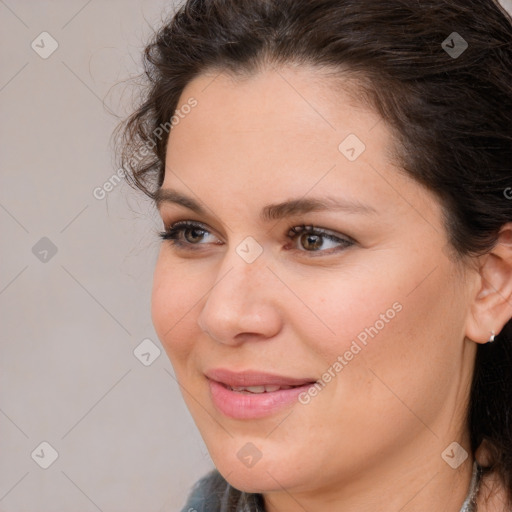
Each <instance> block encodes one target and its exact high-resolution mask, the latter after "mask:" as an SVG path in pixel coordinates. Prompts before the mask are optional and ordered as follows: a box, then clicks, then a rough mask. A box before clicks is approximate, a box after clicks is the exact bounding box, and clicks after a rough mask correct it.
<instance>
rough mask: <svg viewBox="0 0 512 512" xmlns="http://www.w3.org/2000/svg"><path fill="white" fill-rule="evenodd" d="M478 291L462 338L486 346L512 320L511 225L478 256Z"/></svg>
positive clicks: (506, 226) (503, 229) (502, 230)
mask: <svg viewBox="0 0 512 512" xmlns="http://www.w3.org/2000/svg"><path fill="white" fill-rule="evenodd" d="M480 258H481V260H480V267H479V270H478V272H479V274H480V282H481V286H480V289H479V290H477V292H476V294H475V296H474V298H473V302H472V304H471V313H470V315H469V317H468V321H467V325H466V333H465V334H466V337H468V338H469V339H471V340H473V341H475V342H477V343H487V341H488V340H489V338H491V334H492V332H493V331H494V334H495V335H498V334H499V332H500V331H501V330H502V329H503V326H504V325H505V324H506V323H507V322H508V321H509V320H510V319H511V318H512V222H510V223H507V224H505V225H504V226H503V227H502V229H501V230H500V233H499V236H498V242H497V244H496V246H495V247H494V248H493V249H492V250H491V251H490V252H489V253H487V254H485V255H483V256H481V257H480Z"/></svg>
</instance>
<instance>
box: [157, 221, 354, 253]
mask: <svg viewBox="0 0 512 512" xmlns="http://www.w3.org/2000/svg"><path fill="white" fill-rule="evenodd" d="M159 236H160V238H162V240H167V241H169V242H170V243H171V244H172V245H173V246H175V247H178V248H180V249H183V250H198V249H199V247H195V246H201V245H205V243H203V242H204V241H205V240H207V237H208V236H212V237H213V235H211V233H210V232H209V231H208V229H207V228H206V227H205V226H203V225H202V224H200V223H198V222H193V221H179V222H176V223H174V224H173V225H171V226H170V227H169V228H168V229H167V230H166V231H163V232H161V233H159ZM287 237H288V238H289V239H291V240H292V241H294V242H297V241H298V242H300V244H301V245H302V246H303V247H304V249H297V248H293V249H292V250H295V251H299V252H302V253H315V252H316V253H319V254H320V255H325V254H331V253H333V252H338V251H340V250H343V249H346V248H348V247H350V246H352V245H354V244H355V243H356V242H355V241H354V240H353V239H352V238H350V237H347V236H338V235H335V234H333V233H332V232H330V231H327V230H325V229H320V228H316V227H314V226H305V225H304V224H303V225H300V226H293V227H291V228H289V230H288V233H287ZM215 240H216V241H215ZM215 240H214V241H213V242H212V243H213V244H215V245H221V244H222V242H220V241H219V240H218V239H215ZM206 243H207V242H206ZM326 244H327V245H330V247H325V245H326Z"/></svg>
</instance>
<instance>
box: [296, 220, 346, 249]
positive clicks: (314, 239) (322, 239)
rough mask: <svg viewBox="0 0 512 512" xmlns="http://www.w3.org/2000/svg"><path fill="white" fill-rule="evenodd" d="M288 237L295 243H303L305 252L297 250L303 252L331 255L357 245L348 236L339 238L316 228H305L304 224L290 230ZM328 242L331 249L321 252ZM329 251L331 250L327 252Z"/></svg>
mask: <svg viewBox="0 0 512 512" xmlns="http://www.w3.org/2000/svg"><path fill="white" fill-rule="evenodd" d="M288 237H289V238H291V239H292V240H294V241H297V240H298V241H299V242H300V243H301V245H302V246H303V247H304V248H305V251H304V250H301V249H297V250H299V251H302V252H320V253H322V254H326V253H327V254H331V253H333V252H338V251H340V250H343V249H346V248H347V247H350V246H352V245H354V244H355V241H354V240H353V239H352V238H349V237H347V236H337V235H335V234H333V233H331V232H330V231H327V230H325V229H320V228H316V227H315V226H305V225H304V224H302V225H301V226H294V227H292V228H290V230H289V232H288ZM326 241H327V242H328V243H330V244H331V247H330V248H329V247H327V248H325V247H324V250H321V249H322V247H323V246H325V243H326ZM333 246H334V247H333ZM327 249H331V250H329V251H328V252H327ZM332 249H334V250H332Z"/></svg>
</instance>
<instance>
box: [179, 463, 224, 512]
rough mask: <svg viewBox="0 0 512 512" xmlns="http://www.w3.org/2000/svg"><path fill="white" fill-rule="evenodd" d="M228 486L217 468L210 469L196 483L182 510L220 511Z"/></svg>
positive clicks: (184, 511)
mask: <svg viewBox="0 0 512 512" xmlns="http://www.w3.org/2000/svg"><path fill="white" fill-rule="evenodd" d="M228 486H229V484H228V483H227V482H226V480H224V478H223V477H222V475H221V474H220V473H219V472H218V471H217V470H216V469H214V470H212V471H210V472H209V473H207V474H206V475H205V476H203V477H202V478H201V479H199V480H198V481H197V482H196V483H195V484H194V486H193V487H192V489H191V491H190V493H189V496H188V500H187V503H186V505H185V507H184V508H183V509H182V511H181V512H220V510H221V508H220V505H221V502H222V497H223V496H224V494H225V493H226V490H227V488H228Z"/></svg>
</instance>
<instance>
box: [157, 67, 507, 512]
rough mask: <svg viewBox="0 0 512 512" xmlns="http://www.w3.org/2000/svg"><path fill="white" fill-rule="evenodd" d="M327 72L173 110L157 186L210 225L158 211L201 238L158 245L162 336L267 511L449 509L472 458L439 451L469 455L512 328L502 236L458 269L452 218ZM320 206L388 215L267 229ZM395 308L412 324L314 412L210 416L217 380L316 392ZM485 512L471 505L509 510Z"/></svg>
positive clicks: (274, 78)
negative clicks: (502, 341) (284, 380)
mask: <svg viewBox="0 0 512 512" xmlns="http://www.w3.org/2000/svg"><path fill="white" fill-rule="evenodd" d="M318 77H319V72H318V70H316V71H314V70H313V69H311V68H307V67H304V66H302V67H292V66H289V67H281V68H279V69H278V70H273V69H265V70H262V71H260V72H258V73H257V74H255V75H253V76H251V77H249V78H246V79H243V80H242V79H237V80H234V79H233V78H232V77H230V76H229V75H227V74H225V73H208V74H203V75H200V76H199V77H197V78H195V79H194V80H193V81H192V82H191V83H189V84H188V86H187V87H186V89H185V90H184V91H183V94H182V97H181V99H180V105H182V104H185V103H186V101H187V99H188V98H190V97H194V98H196V99H197V101H198V105H197V107H195V108H194V109H193V110H192V112H191V113H190V114H189V115H187V116H186V117H185V118H184V119H182V120H181V121H180V122H179V124H177V125H176V126H175V127H174V128H173V129H172V131H171V134H170V137H169V143H168V153H167V161H166V172H165V180H164V183H163V186H162V188H164V189H165V188H172V189H174V190H177V191H179V192H181V193H183V194H185V195H188V196H190V197H192V198H194V199H195V200H196V201H199V202H200V203H201V205H202V206H203V207H204V208H206V209H207V215H199V214H197V213H194V212H192V211H190V210H188V209H187V208H185V207H183V206H179V205H176V204H173V203H170V202H165V203H162V204H160V205H159V211H160V214H161V217H162V220H163V223H164V226H166V227H168V226H169V225H171V224H173V223H174V222H177V221H180V220H192V221H197V222H201V223H202V224H203V225H205V226H206V229H207V232H206V233H204V234H203V237H202V238H201V236H199V237H197V233H195V235H194V233H192V235H193V236H192V237H191V233H190V230H189V231H188V233H185V234H188V237H189V238H188V240H190V239H192V241H194V240H198V241H196V242H195V245H194V243H189V246H188V247H189V248H188V249H186V248H179V247H174V246H173V245H172V244H171V243H170V242H169V241H164V242H163V243H162V245H161V248H160V252H159V257H158V261H157V264H156V268H155V273H154V286H153V296H152V318H153V323H154V326H155V329H156V332H157V334H158V336H159V338H160V340H161V342H162V344H163V346H164V348H165V350H166V352H167V354H168V357H169V358H170V360H171V362H172V365H173V367H174V369H175V373H176V377H177V379H178V381H179V383H180V385H181V386H182V391H183V396H184V399H185V401H186V403H187V406H188V408H189V410H190V412H191V414H192V416H193V418H194V421H195V423H196V424H197V426H198V428H199V430H200V433H201V435H202V437H203V438H204V440H205V443H206V445H207V447H208V449H209V452H210V455H211V457H212V459H213V461H214V463H215V466H216V467H217V468H218V470H219V471H220V472H221V474H222V475H223V476H224V477H225V478H226V479H227V480H228V481H229V482H230V483H231V484H232V485H233V486H234V487H236V488H238V489H241V490H245V491H248V492H261V493H263V495H264V499H265V506H266V509H267V510H268V511H269V512H284V511H286V512H295V511H303V510H307V511H312V510H322V511H324V512H330V511H339V510H353V511H358V512H366V511H368V512H369V511H372V512H375V511H382V512H384V511H386V512H388V511H389V512H391V511H393V512H395V511H398V510H400V511H401V512H412V511H418V512H419V511H425V510H436V511H447V512H458V511H459V509H460V507H461V505H462V502H463V501H464V498H465V496H466V494H467V492H468V487H469V481H470V477H471V471H472V463H473V456H472V454H471V453H470V454H469V457H468V458H467V459H466V460H465V462H463V463H462V464H460V466H458V467H457V468H456V469H452V467H450V466H449V465H448V464H447V463H446V462H445V461H444V460H443V458H442V457H441V454H442V453H443V451H444V450H445V449H446V448H447V447H448V446H449V445H450V444H451V443H453V442H454V441H455V442H457V443H458V444H459V445H461V446H462V447H464V448H465V450H466V451H467V452H470V448H469V437H468V435H469V434H468V430H467V428H466V426H465V423H464V415H465V410H466V407H467V401H468V393H469V385H470V382H471V376H472V371H473V361H474V357H475V353H476V348H477V343H484V342H485V341H486V340H487V339H488V338H489V336H490V331H491V330H494V331H495V332H496V333H498V332H499V331H500V330H501V328H502V327H503V325H504V323H505V322H506V321H507V320H508V318H510V317H511V316H512V311H511V304H512V301H510V295H511V290H510V288H511V286H510V284H509V283H510V281H511V279H510V275H511V271H510V269H511V268H512V257H511V253H512V243H511V239H512V237H511V236H510V234H511V230H510V226H509V225H507V226H506V230H504V234H503V240H504V242H503V243H502V244H500V245H498V246H497V248H496V249H495V250H494V252H493V253H492V254H489V255H486V256H485V257H481V259H479V260H478V261H476V260H475V262H473V263H478V265H476V264H475V265H473V266H470V265H467V266H463V265H462V264H461V263H457V262H455V261H454V260H453V259H452V258H451V257H450V254H451V253H450V250H449V246H448V238H447V233H446V230H445V228H444V225H443V221H442V216H441V205H440V203H439V201H438V200H437V199H436V197H435V196H434V195H433V194H432V193H431V192H430V191H428V190H426V189H425V188H424V187H422V186H421V185H420V184H418V183H417V182H416V181H414V180H412V179H410V178H408V177H407V176H405V174H404V173H403V172H401V171H400V169H399V168H398V167H397V166H396V165H395V163H394V162H393V161H392V159H391V157H390V156H389V155H390V154H391V149H392V148H393V139H392V135H391V132H390V130H389V128H388V127H387V125H386V123H385V122H383V121H382V119H380V118H379V116H378V115H377V114H376V113H375V112H373V111H372V110H371V109H370V108H366V107H363V106H362V105H358V104H357V102H355V101H354V98H353V96H352V95H350V94H348V88H343V87H340V85H339V83H335V82H334V81H332V80H331V79H323V80H318ZM351 133H352V134H356V135H357V137H358V138H359V139H360V140H361V141H363V142H364V144H365V145H366V149H365V151H364V152H363V153H362V154H361V155H360V156H359V157H358V158H357V160H355V161H353V162H351V161H349V160H348V159H347V158H346V157H345V156H344V155H343V154H342V153H341V152H340V151H339V150H338V146H339V144H340V143H341V142H342V141H343V140H344V139H345V137H347V135H349V134H351ZM327 195H331V196H336V197H338V198H345V199H350V200H353V201H354V200H355V201H358V202H360V203H363V204H364V205H367V206H371V207H372V208H374V209H375V210H376V211H377V213H376V214H366V215H365V214H361V213H347V212H344V211H335V210H328V211H322V212H309V213H306V214H301V215H295V216H293V217H290V218H284V219H280V220H276V221H271V222H263V221H261V220H260V219H259V214H260V210H261V209H262V208H263V207H264V206H265V205H267V204H269V203H278V202H281V201H284V200H287V199H291V198H300V197H303V196H306V197H312V196H315V197H325V196H327ZM301 224H306V225H308V224H312V225H314V226H315V227H317V228H322V229H326V230H329V231H331V232H334V233H335V234H337V236H339V237H343V236H349V237H351V238H353V239H354V240H355V241H356V243H355V244H354V245H352V246H350V247H344V246H343V245H342V244H340V243H337V242H331V241H329V240H328V239H326V238H320V240H319V242H318V243H319V245H320V250H317V251H313V250H312V249H311V243H310V244H309V245H308V239H307V235H306V236H302V237H301V236H298V237H296V239H295V240H292V239H290V238H288V237H287V233H288V231H289V228H290V227H292V226H299V225H301ZM194 236H195V237H196V238H194ZM247 236H252V237H253V238H254V239H255V240H256V241H257V242H258V244H260V246H261V248H262V249H263V252H262V254H261V255H260V256H259V257H258V258H257V259H256V260H255V261H254V262H252V263H247V262H246V261H244V259H242V258H241V257H240V256H239V255H238V254H237V252H236V248H237V246H238V245H239V244H240V243H241V242H242V241H243V240H244V239H245V238H246V237H247ZM182 237H183V234H182ZM190 246H193V247H191V248H190ZM198 246H199V247H198ZM336 248H338V249H339V250H338V251H337V252H333V249H336ZM194 249H196V250H194ZM329 253H330V254H329ZM507 301H508V302H507ZM397 302H398V303H399V304H400V305H401V307H402V309H401V311H400V312H399V313H397V314H396V315H395V316H394V318H393V319H391V320H389V321H388V322H387V323H386V324H385V326H384V328H382V329H381V330H379V332H378V334H377V335H376V336H375V337H374V338H370V339H369V340H368V343H367V345H366V346H364V347H363V348H362V350H361V351H360V352H359V353H358V354H357V355H356V356H355V357H354V358H353V359H352V360H351V361H350V362H349V363H348V364H347V365H346V366H345V367H344V368H343V370H342V371H341V372H339V373H338V374H337V375H336V377H335V378H333V379H332V380H331V382H329V383H328V384H327V385H326V386H325V388H324V389H323V390H322V391H321V392H320V393H318V395H317V396H315V397H314V398H312V399H311V401H310V403H308V404H307V405H303V404H300V403H294V404H293V405H291V406H289V407H287V408H285V409H283V410H281V411H279V412H278V413H276V414H274V415H272V416H269V417H266V418H261V419H257V420H250V421H248V420H238V419H232V418H227V417H225V416H224V415H222V414H221V413H220V412H219V411H218V410H217V409H216V408H215V406H214V404H213V403H212V400H211V398H210V394H209V387H208V381H207V379H206V377H205V376H204V371H206V370H207V369H211V368H218V367H223V368H230V369H232V370H234V371H242V370H247V369H257V370H263V371H267V372H271V373H277V374H281V375H287V376H292V377H314V378H315V379H320V378H321V377H322V375H323V374H324V373H325V371H326V370H327V369H328V368H329V367H332V365H333V363H334V362H335V361H336V360H337V358H338V356H340V355H343V354H344V353H345V352H346V351H347V350H348V349H349V347H350V345H351V343H352V341H353V340H354V339H356V337H357V335H358V334H359V333H361V332H362V331H364V329H365V328H366V327H369V326H372V325H374V324H375V323H376V321H377V320H378V319H379V318H381V317H380V315H381V314H384V313H385V312H386V310H388V309H389V308H391V307H392V305H393V304H394V303H397ZM247 442H251V443H253V444H254V445H255V446H256V447H257V448H258V449H259V450H260V452H261V455H262V456H261V459H260V460H259V461H258V462H257V463H256V464H255V465H254V466H253V467H251V468H248V467H246V466H245V465H244V464H243V463H242V462H241V461H240V460H239V459H238V457H237V452H238V451H239V450H240V449H241V448H242V447H243V446H244V445H245V444H246V443H247ZM492 506H493V505H492V504H489V503H486V504H485V505H482V507H484V508H479V510H487V511H491V510H500V509H498V508H495V509H493V508H492Z"/></svg>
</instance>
